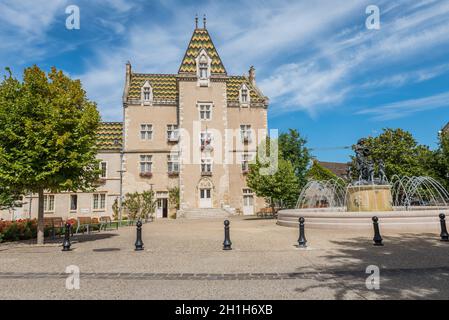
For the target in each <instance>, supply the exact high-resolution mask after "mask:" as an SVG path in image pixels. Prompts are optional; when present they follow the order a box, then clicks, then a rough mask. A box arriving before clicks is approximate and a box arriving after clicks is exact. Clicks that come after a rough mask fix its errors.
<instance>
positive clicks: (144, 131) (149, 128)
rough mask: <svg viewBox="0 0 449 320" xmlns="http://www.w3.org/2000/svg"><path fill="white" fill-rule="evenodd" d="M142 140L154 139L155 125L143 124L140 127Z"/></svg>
mask: <svg viewBox="0 0 449 320" xmlns="http://www.w3.org/2000/svg"><path fill="white" fill-rule="evenodd" d="M140 139H142V140H152V139H153V125H151V124H141V125H140Z"/></svg>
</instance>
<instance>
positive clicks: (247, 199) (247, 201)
mask: <svg viewBox="0 0 449 320" xmlns="http://www.w3.org/2000/svg"><path fill="white" fill-rule="evenodd" d="M243 214H244V215H253V214H254V195H253V193H252V190H251V189H244V190H243Z"/></svg>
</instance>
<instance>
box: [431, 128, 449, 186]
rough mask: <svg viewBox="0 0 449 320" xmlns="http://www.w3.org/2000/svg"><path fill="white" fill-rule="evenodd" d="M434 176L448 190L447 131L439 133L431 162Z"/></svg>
mask: <svg viewBox="0 0 449 320" xmlns="http://www.w3.org/2000/svg"><path fill="white" fill-rule="evenodd" d="M431 165H432V167H433V169H434V174H435V177H436V178H437V179H438V180H439V181H440V182H441V183H442V184H443V185H444V186H445V187H446V189H447V190H449V133H447V132H446V133H441V134H440V136H439V144H438V149H437V150H436V151H435V152H434V160H433V161H432V163H431Z"/></svg>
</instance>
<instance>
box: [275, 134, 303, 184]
mask: <svg viewBox="0 0 449 320" xmlns="http://www.w3.org/2000/svg"><path fill="white" fill-rule="evenodd" d="M278 140H279V153H280V157H281V158H282V159H284V160H287V161H289V162H290V163H291V164H292V166H293V171H294V172H295V175H296V177H297V178H298V182H299V186H300V188H302V187H303V186H304V185H305V184H306V183H307V178H306V173H307V167H308V165H309V163H310V160H311V156H310V151H309V149H307V148H306V147H305V145H306V143H307V140H306V139H304V138H302V137H301V135H300V134H299V132H298V131H297V130H296V129H289V132H288V133H282V134H280V135H279V139H278Z"/></svg>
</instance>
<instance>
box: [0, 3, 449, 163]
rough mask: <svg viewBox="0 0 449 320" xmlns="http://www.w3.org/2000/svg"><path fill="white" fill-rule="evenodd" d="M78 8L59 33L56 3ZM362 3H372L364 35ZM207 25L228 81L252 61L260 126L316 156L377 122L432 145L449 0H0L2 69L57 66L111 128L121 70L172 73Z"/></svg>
mask: <svg viewBox="0 0 449 320" xmlns="http://www.w3.org/2000/svg"><path fill="white" fill-rule="evenodd" d="M72 4H75V5H77V6H79V8H80V11H81V28H80V30H67V29H66V28H65V20H66V18H67V15H66V14H65V8H66V7H67V6H68V5H72ZM368 5H377V6H378V7H379V8H380V22H381V26H380V29H379V30H368V29H367V28H366V27H365V20H366V18H367V17H368V15H367V14H366V13H365V10H366V7H367V6H368ZM196 13H198V14H199V16H200V20H201V17H202V15H203V14H206V15H207V27H208V30H209V32H210V33H211V35H212V38H213V40H214V43H215V45H216V46H217V49H218V51H219V53H220V55H221V58H222V60H223V62H224V64H225V66H226V68H227V71H228V73H229V74H234V75H240V74H243V73H246V72H247V71H248V69H249V67H250V66H251V65H254V66H255V68H256V72H257V83H258V85H259V87H260V88H261V89H262V90H263V92H264V93H265V94H266V95H267V96H268V97H269V98H270V101H271V102H270V109H269V126H270V128H277V129H280V130H281V131H285V130H287V129H288V128H296V129H298V130H299V131H300V132H301V134H303V135H304V136H305V137H306V138H307V139H308V141H309V143H308V145H309V147H311V148H314V155H315V156H317V158H319V159H320V160H324V161H348V155H349V154H350V153H351V151H350V150H347V149H344V148H343V147H345V146H350V145H352V144H353V143H355V142H356V141H357V139H358V138H360V137H362V136H368V135H376V134H378V133H380V132H381V131H382V128H386V127H393V128H396V127H401V128H403V129H406V130H409V131H411V132H412V133H413V134H414V136H415V137H416V138H417V140H418V141H419V142H420V143H423V144H427V145H429V146H431V147H432V148H434V147H435V146H436V141H437V132H438V131H439V130H440V129H441V128H442V127H443V126H444V125H445V124H446V123H447V122H448V121H449V108H448V107H449V59H448V57H449V55H448V54H449V23H448V21H449V1H445V0H440V1H438V0H421V1H416V0H409V1H404V0H397V1H394V2H393V1H386V0H385V1H377V0H371V1H364V0H332V1H331V0H317V1H306V0H303V1H300V0H296V1H283V0H277V1H260V0H258V1H255V0H254V1H174V0H168V1H162V0H161V1H156V0H154V1H149V0H147V1H144V0H136V1H125V0H99V1H87V0H82V1H76V0H70V1H66V0H0V68H1V69H2V72H3V69H4V67H5V66H9V67H11V68H12V69H13V72H14V74H15V75H16V76H18V77H20V75H21V72H22V70H23V68H24V67H26V66H30V65H32V64H37V65H39V66H40V67H42V68H44V69H46V70H48V69H49V68H50V67H51V66H56V67H57V68H59V69H62V70H64V71H65V72H66V73H68V74H69V75H70V76H72V77H74V78H80V79H81V80H82V82H83V85H84V87H85V89H86V91H87V93H88V96H89V98H90V99H92V100H94V101H96V102H97V103H98V106H99V108H100V110H101V114H102V117H103V120H105V121H121V116H122V110H121V95H122V92H123V82H124V75H125V63H126V61H127V60H130V61H131V63H132V65H133V69H134V70H135V71H137V72H142V73H176V72H177V70H178V67H179V64H180V62H181V59H182V56H183V54H184V51H185V49H186V46H187V44H188V41H189V39H190V37H191V34H192V31H193V28H194V17H195V14H196Z"/></svg>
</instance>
